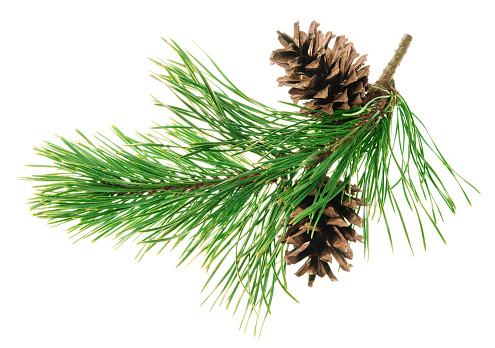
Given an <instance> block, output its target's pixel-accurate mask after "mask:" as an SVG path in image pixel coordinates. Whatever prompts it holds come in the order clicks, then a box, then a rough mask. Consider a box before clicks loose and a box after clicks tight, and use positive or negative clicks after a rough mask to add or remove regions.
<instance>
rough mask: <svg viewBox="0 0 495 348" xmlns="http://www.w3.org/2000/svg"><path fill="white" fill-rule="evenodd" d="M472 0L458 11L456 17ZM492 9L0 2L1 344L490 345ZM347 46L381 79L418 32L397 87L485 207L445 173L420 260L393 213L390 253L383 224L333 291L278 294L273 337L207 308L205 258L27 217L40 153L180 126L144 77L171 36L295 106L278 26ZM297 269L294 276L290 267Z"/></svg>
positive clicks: (323, 285)
mask: <svg viewBox="0 0 495 348" xmlns="http://www.w3.org/2000/svg"><path fill="white" fill-rule="evenodd" d="M461 4H462V5H461ZM488 4H489V1H467V2H464V1H463V2H461V1H427V2H421V1H409V2H399V1H390V2H386V1H363V2H360V1H349V2H344V1H308V2H304V1H277V2H275V1H273V2H270V1H266V0H265V1H250V2H235V1H229V2H227V1H225V2H221V1H205V2H203V1H187V2H182V3H180V2H179V1H174V2H169V1H141V2H131V1H115V2H113V1H85V2H78V3H76V2H72V1H59V2H55V1H3V2H2V5H0V40H1V41H0V45H1V46H0V117H1V126H0V134H1V137H0V142H1V147H0V148H1V151H2V152H1V157H2V159H1V162H0V163H1V164H0V166H1V171H0V175H1V180H0V183H1V191H0V192H1V199H0V205H1V209H0V214H1V225H0V229H1V234H0V281H1V284H0V346H1V347H5V348H14V347H23V348H24V347H50V348H55V347H93V348H99V347H119V348H124V347H176V346H177V347H178V346H180V347H197V346H201V347H204V346H207V347H209V346H212V347H232V346H235V347H248V346H259V347H274V346H281V347H286V346H291V347H306V346H308V347H309V346H313V345H314V346H315V347H330V346H332V347H338V346H345V347H365V346H366V347H419V346H421V347H438V346H445V347H468V346H476V347H493V346H494V345H495V343H494V339H493V334H492V332H491V330H492V329H493V324H494V314H493V313H494V311H495V306H494V300H493V293H494V290H495V288H494V286H493V282H492V281H493V276H494V266H495V265H494V261H493V256H492V250H494V249H493V248H494V246H493V243H494V241H495V239H494V236H493V235H494V232H495V231H494V227H493V204H494V201H493V194H494V190H493V185H494V184H493V169H492V168H491V165H492V164H493V162H494V155H493V151H494V143H493V130H494V126H495V123H494V121H493V120H494V116H495V115H494V112H493V97H492V96H493V92H492V91H493V83H494V82H495V78H494V77H495V76H494V73H493V64H492V62H491V59H493V54H494V49H493V34H494V30H493V22H492V18H491V11H489V9H488V8H487V5H488ZM313 19H316V20H317V21H318V22H320V23H321V26H320V29H321V30H323V31H327V30H332V31H333V32H334V33H337V34H345V35H346V36H347V37H349V38H350V41H352V42H354V44H355V47H356V48H357V50H358V52H359V53H362V54H364V53H368V54H369V55H368V63H369V64H370V65H371V81H374V80H375V79H376V78H377V77H378V76H379V74H380V73H381V71H382V69H383V67H384V66H385V65H386V63H387V62H388V60H389V59H390V58H391V56H392V54H393V52H394V50H395V48H396V46H397V44H398V42H399V41H400V39H401V37H402V35H403V34H404V33H409V34H411V35H412V36H413V37H414V40H413V42H412V45H411V47H410V49H409V52H408V53H407V55H406V57H405V58H404V60H403V62H402V64H401V66H400V67H399V69H398V71H397V73H396V76H395V80H396V85H397V89H398V90H399V91H400V92H401V93H402V95H403V96H404V97H405V98H406V100H407V101H408V103H409V104H410V106H411V108H412V109H413V111H414V112H415V113H416V114H417V115H419V116H420V117H421V119H422V120H423V121H424V123H425V124H426V125H427V127H428V129H429V130H430V132H431V134H432V135H433V137H434V139H435V140H436V142H437V145H438V146H439V147H440V149H441V150H442V151H443V153H444V155H445V156H446V158H447V160H448V161H449V162H450V164H451V165H452V166H453V167H454V168H455V169H457V170H458V171H459V172H460V173H461V174H462V175H463V176H464V177H466V178H467V179H468V180H469V181H470V182H472V183H473V184H474V185H475V186H476V187H477V188H478V189H480V191H481V192H482V194H481V195H478V194H476V193H474V191H472V190H470V191H468V192H469V194H470V197H471V199H472V207H470V206H469V205H468V204H467V202H466V201H465V200H464V199H463V197H462V194H461V192H460V190H459V189H457V187H456V186H455V182H453V181H452V180H451V178H449V177H448V176H444V177H445V178H446V179H445V184H446V185H447V186H448V187H450V190H451V192H452V196H453V198H454V200H455V202H456V203H457V206H458V212H457V214H456V215H455V216H454V215H452V214H448V213H447V210H446V209H445V210H444V211H445V222H444V223H441V224H440V228H441V230H442V231H443V233H444V235H445V237H446V239H447V245H444V244H443V243H442V242H441V240H440V238H439V237H438V235H437V234H436V232H435V231H434V229H433V228H432V227H431V226H429V225H427V228H426V229H427V231H426V239H427V246H428V248H427V251H426V252H425V251H424V249H422V243H421V239H420V233H419V230H418V228H417V226H416V224H415V215H414V214H409V215H407V216H406V218H407V219H408V220H407V221H408V225H409V226H410V234H411V240H412V244H413V248H414V250H415V256H414V257H413V256H412V254H411V252H410V250H409V248H408V245H407V242H406V239H405V237H404V234H403V232H402V230H401V227H400V225H399V222H398V218H395V220H394V221H393V229H394V233H393V237H394V243H395V244H394V246H395V254H392V252H391V249H390V245H389V242H388V237H387V235H386V232H385V229H384V225H383V224H381V223H379V224H376V225H372V226H371V228H372V236H371V256H370V259H369V261H368V262H366V260H364V259H363V257H362V256H361V255H362V245H356V246H354V247H353V248H354V250H355V254H357V256H356V257H355V260H354V261H353V264H354V266H355V267H354V268H353V269H352V271H351V272H350V273H344V272H339V273H338V274H337V276H338V277H339V282H338V283H331V282H330V281H328V280H321V279H319V280H317V282H316V283H315V287H314V288H313V289H309V288H307V287H306V284H305V280H304V279H299V278H296V277H292V276H291V273H292V271H295V270H296V269H291V268H290V269H289V274H288V276H289V281H290V288H291V290H292V292H293V294H294V295H295V296H296V297H297V298H298V299H299V301H300V304H297V303H295V302H293V301H292V300H291V299H290V298H288V297H287V296H285V295H284V294H283V293H282V292H280V291H279V292H278V293H277V294H276V295H277V296H276V298H275V301H274V305H273V308H272V315H271V316H270V317H269V318H268V319H267V322H266V324H265V327H264V330H263V333H262V336H261V338H253V334H252V327H248V329H247V331H246V333H244V332H243V330H241V331H239V330H238V326H239V323H240V319H241V316H240V315H236V316H234V317H232V310H231V309H229V310H227V311H226V310H225V309H223V308H216V309H214V310H213V311H212V312H211V313H209V307H200V304H201V302H202V300H203V299H204V294H203V295H201V294H200V289H201V288H202V286H203V283H204V282H205V280H206V279H207V274H205V272H204V271H203V270H201V269H200V262H193V263H192V264H191V265H189V266H188V267H184V266H181V267H179V268H175V265H176V263H177V260H178V252H176V251H174V252H165V253H162V254H161V255H159V256H155V255H151V254H150V255H148V256H147V257H145V258H144V260H143V261H141V262H139V263H138V262H137V261H135V260H134V256H135V255H136V253H137V251H138V247H137V246H135V245H132V244H130V245H126V246H123V247H122V248H120V249H118V250H116V251H114V250H113V248H112V246H113V244H114V241H112V240H110V239H107V240H104V241H99V242H97V243H95V244H91V243H90V242H89V241H81V242H78V243H76V244H72V240H69V239H68V235H67V234H66V228H67V226H59V227H54V228H49V227H48V226H47V224H46V221H44V220H40V219H36V218H34V217H32V215H31V212H30V211H29V210H28V205H27V204H26V202H27V199H28V198H29V197H31V196H32V193H33V190H32V188H31V185H32V183H30V182H25V181H20V180H18V178H19V177H21V176H28V175H31V174H35V173H36V169H34V168H29V167H25V165H26V164H38V163H46V162H44V161H43V159H42V158H40V157H39V156H36V155H35V154H34V151H33V150H32V147H33V146H39V145H41V144H42V141H44V140H48V141H55V140H56V138H55V136H54V135H55V134H56V135H63V136H65V137H67V138H69V139H75V138H77V137H76V134H75V132H74V129H75V128H78V129H80V130H82V131H83V132H85V133H86V134H88V135H89V134H94V133H96V132H97V131H100V132H102V133H105V134H110V129H109V127H110V126H112V125H117V126H119V127H120V128H121V129H122V130H124V131H126V132H128V133H132V132H134V131H146V130H147V129H148V127H149V126H152V122H153V121H156V122H160V123H165V122H167V117H168V113H167V112H166V111H165V110H164V109H161V108H158V107H156V106H153V105H152V102H151V97H150V94H151V95H154V96H156V97H158V98H159V99H165V100H166V101H167V102H172V100H171V99H167V98H169V96H168V94H167V92H166V90H165V87H164V86H163V85H161V84H159V83H158V82H156V81H154V80H153V79H152V78H150V77H149V72H150V71H159V69H158V68H157V67H155V66H154V65H153V64H152V63H151V62H150V61H148V60H147V57H150V58H155V57H160V58H163V59H167V58H174V57H173V55H172V52H171V51H170V50H169V49H168V48H167V47H166V45H165V44H164V43H163V42H162V40H161V39H160V37H171V38H173V39H174V40H176V41H177V42H179V43H180V44H181V45H182V46H184V47H186V48H188V49H192V50H193V51H194V52H197V50H196V51H195V45H194V43H193V41H194V42H196V43H198V44H199V45H200V46H201V47H202V48H203V49H205V50H206V51H207V52H208V53H209V54H210V55H211V56H212V57H213V58H214V59H215V60H216V61H217V63H218V64H219V65H220V66H221V67H222V68H223V70H224V71H225V72H226V73H227V75H228V76H229V77H230V78H231V79H232V80H233V81H234V82H235V83H236V84H237V85H238V86H239V87H240V88H241V90H244V91H245V92H246V93H247V94H248V95H250V96H252V97H254V98H256V99H259V100H261V101H262V102H265V103H267V104H269V105H272V106H276V101H278V100H285V101H288V97H287V89H284V88H277V84H276V82H275V78H276V77H278V76H281V75H283V71H282V69H281V68H279V67H277V66H270V65H269V60H268V57H269V55H270V52H271V51H272V50H274V49H277V48H279V43H278V41H277V35H276V30H282V31H286V32H289V33H291V30H292V29H291V28H292V25H293V22H294V21H295V20H300V22H301V26H302V28H303V29H304V30H307V28H308V27H309V24H310V22H311V21H312V20H313ZM294 267H296V266H294Z"/></svg>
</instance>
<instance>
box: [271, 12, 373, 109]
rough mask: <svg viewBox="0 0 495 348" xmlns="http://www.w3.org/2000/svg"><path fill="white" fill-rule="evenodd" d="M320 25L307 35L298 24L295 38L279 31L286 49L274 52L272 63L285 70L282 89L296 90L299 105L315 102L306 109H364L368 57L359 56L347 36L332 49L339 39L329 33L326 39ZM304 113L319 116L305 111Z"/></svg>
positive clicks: (291, 94)
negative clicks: (361, 105)
mask: <svg viewBox="0 0 495 348" xmlns="http://www.w3.org/2000/svg"><path fill="white" fill-rule="evenodd" d="M318 25H319V24H318V23H316V22H315V21H313V22H312V23H311V26H310V27H309V31H308V34H306V33H305V32H304V31H300V30H299V22H296V23H295V24H294V37H290V36H289V35H287V34H285V33H282V32H280V31H277V33H278V40H279V41H280V43H281V44H282V46H284V48H281V49H278V50H276V51H273V52H272V55H271V57H270V60H271V62H272V64H278V65H280V66H281V67H283V68H284V69H285V72H286V76H282V77H280V78H278V79H277V81H278V82H279V86H284V85H286V86H289V87H292V88H291V89H290V90H289V94H290V96H291V98H292V101H293V102H294V103H295V104H297V103H298V102H299V100H301V99H302V100H307V99H311V100H310V101H309V102H306V103H305V104H304V106H305V107H306V108H308V109H312V110H321V111H324V112H326V113H328V114H332V113H333V112H334V110H349V109H350V108H353V107H357V106H360V104H361V102H362V98H363V97H364V95H365V89H366V86H367V85H368V75H369V65H366V66H363V63H364V61H365V60H366V56H367V55H363V56H359V53H357V52H356V50H355V49H354V45H353V44H352V43H351V42H349V43H346V42H347V39H346V38H345V37H344V36H337V38H336V39H335V42H334V45H333V48H332V49H330V48H329V47H328V45H329V42H330V40H331V39H332V38H334V37H335V35H334V34H332V32H331V31H329V32H327V33H326V34H325V36H323V34H322V32H321V31H320V30H318V31H317V27H318ZM358 57H359V58H358ZM356 58H357V60H356V61H355V62H354V59H356ZM353 62H354V63H353ZM301 113H305V114H317V112H311V111H308V110H304V109H301Z"/></svg>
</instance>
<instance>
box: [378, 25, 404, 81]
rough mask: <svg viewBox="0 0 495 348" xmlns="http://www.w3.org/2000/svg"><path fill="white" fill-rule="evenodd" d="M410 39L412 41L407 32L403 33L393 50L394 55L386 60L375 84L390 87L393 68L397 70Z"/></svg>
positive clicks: (393, 72)
mask: <svg viewBox="0 0 495 348" xmlns="http://www.w3.org/2000/svg"><path fill="white" fill-rule="evenodd" d="M411 41H412V36H411V35H409V34H404V36H403V37H402V40H400V43H399V47H398V48H397V49H396V50H395V54H394V56H393V57H392V59H391V60H390V62H388V64H387V66H386V67H385V69H383V72H382V75H381V76H380V78H379V79H378V80H376V82H375V86H377V87H380V88H384V89H387V90H388V89H389V88H390V87H392V86H391V81H392V78H393V77H394V74H395V70H397V67H398V66H399V64H400V62H401V61H402V58H404V55H405V54H406V53H407V49H408V48H409V45H411Z"/></svg>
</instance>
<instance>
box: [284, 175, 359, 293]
mask: <svg viewBox="0 0 495 348" xmlns="http://www.w3.org/2000/svg"><path fill="white" fill-rule="evenodd" d="M325 180H326V181H328V178H326V179H325ZM340 184H341V182H339V184H338V185H340ZM356 192H361V190H360V189H358V188H357V186H356V185H352V186H351V187H350V188H349V186H348V185H347V187H346V188H345V189H344V191H342V194H337V196H335V197H334V198H333V199H331V200H330V201H329V202H328V204H327V205H326V206H325V209H324V210H323V214H322V216H321V218H320V220H319V221H318V224H317V225H316V226H314V224H313V223H310V222H309V218H308V217H306V218H304V219H302V220H301V221H299V222H298V223H296V224H292V225H290V224H289V227H288V228H287V231H286V233H285V235H284V236H283V237H282V239H281V240H280V242H281V243H287V244H292V245H294V249H292V250H290V251H289V250H287V251H286V252H285V257H284V259H285V262H286V263H287V264H288V265H291V264H295V263H298V262H299V261H301V260H303V259H304V258H306V257H307V260H306V262H305V263H304V264H303V266H302V267H301V268H300V269H299V270H298V271H297V272H296V273H295V274H296V276H298V277H300V276H302V275H303V274H305V273H308V274H309V280H308V285H309V286H310V287H312V286H313V282H314V281H315V278H316V276H317V275H318V276H320V277H324V276H325V275H328V277H329V278H330V279H331V280H332V281H337V277H335V275H334V274H333V273H332V270H331V269H330V266H329V265H328V262H330V263H331V262H332V257H333V258H334V259H335V260H336V261H337V263H338V264H339V265H340V267H341V268H342V269H343V270H344V271H347V272H348V271H349V270H350V268H351V267H352V265H351V264H349V263H347V261H346V259H349V260H352V256H353V253H352V249H351V247H350V245H349V242H355V241H360V242H362V241H363V236H361V235H359V234H357V232H356V231H355V230H354V229H353V228H352V227H351V226H350V225H351V224H352V225H356V226H359V227H362V224H363V220H362V219H361V218H360V217H359V216H358V215H357V214H356V213H355V212H354V210H355V209H357V208H358V207H359V206H363V205H364V203H363V201H362V200H361V199H359V198H356V197H353V195H354V194H355V193H356ZM315 194H316V190H313V191H312V192H311V193H310V194H309V195H308V196H307V197H306V198H305V199H304V200H303V201H302V202H301V204H300V205H299V206H298V207H297V209H296V210H295V211H294V212H293V213H292V214H291V216H290V219H293V218H294V217H295V216H297V215H298V214H299V213H300V212H302V211H303V210H304V209H306V208H308V207H309V206H311V204H312V203H313V202H314V196H315ZM318 212H319V210H318V211H317V213H318ZM313 227H314V234H313V238H311V233H312V231H313Z"/></svg>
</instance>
